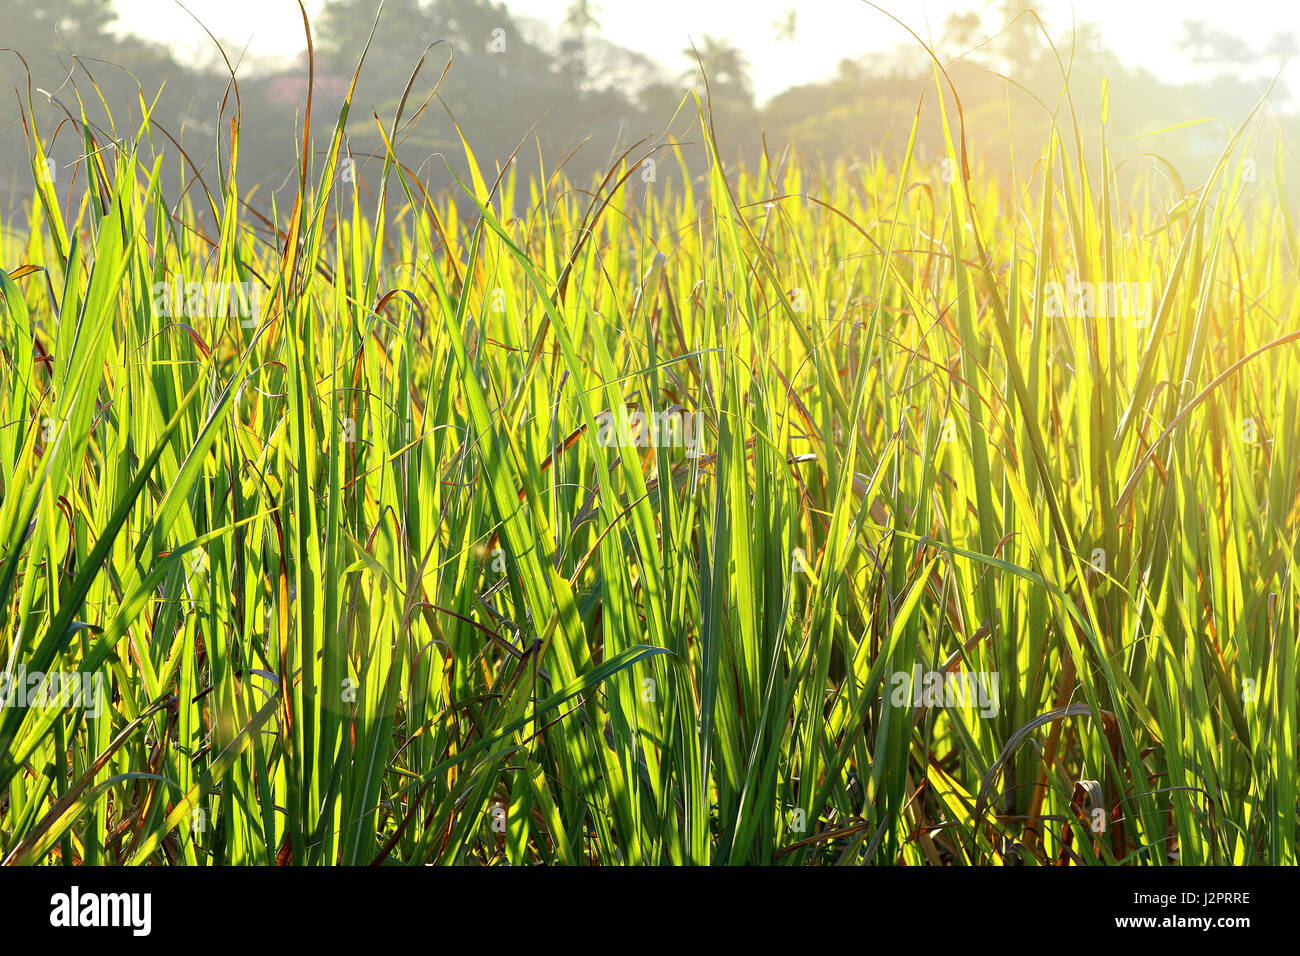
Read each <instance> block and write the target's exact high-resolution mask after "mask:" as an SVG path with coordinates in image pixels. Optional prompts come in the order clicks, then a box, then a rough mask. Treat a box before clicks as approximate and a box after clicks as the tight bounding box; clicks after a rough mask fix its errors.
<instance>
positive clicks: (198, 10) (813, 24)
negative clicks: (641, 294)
mask: <svg viewBox="0 0 1300 956" xmlns="http://www.w3.org/2000/svg"><path fill="white" fill-rule="evenodd" d="M879 2H880V4H881V6H883V7H885V8H886V9H888V10H890V11H891V12H892V13H894V14H895V15H896V16H898V17H900V18H901V19H902V20H904V21H905V22H906V23H907V24H908V25H909V26H911V27H912V29H914V30H916V32H917V33H919V34H921V35H922V36H925V34H926V30H927V24H928V28H929V30H931V31H932V32H933V34H934V37H935V38H936V39H937V38H938V36H939V33H940V31H941V29H942V24H943V21H944V19H945V17H947V15H948V14H949V13H952V12H954V11H957V12H967V11H972V10H974V11H987V12H986V13H985V22H986V23H987V24H990V25H992V24H994V23H1000V19H999V18H998V16H997V14H996V13H995V12H994V11H995V10H996V9H998V8H1000V7H1001V5H1002V4H1001V3H1000V2H997V0H879ZM570 3H571V0H507V7H508V8H509V9H510V10H511V11H512V12H513V13H515V14H517V15H521V16H526V17H531V18H534V19H537V20H543V21H547V22H550V23H552V24H558V23H559V22H560V21H561V20H562V19H563V17H564V11H565V9H566V8H567V7H568V6H569V4H570ZM115 5H116V6H117V9H118V11H119V24H118V25H119V28H120V29H123V30H126V31H130V32H133V33H138V34H140V35H142V36H146V37H150V38H153V39H158V40H163V41H167V42H172V43H173V44H175V49H176V53H177V54H178V55H180V56H203V57H204V58H206V53H205V44H206V40H205V38H204V35H203V33H202V31H201V30H200V28H199V27H198V26H197V25H196V24H195V23H194V21H193V20H192V19H191V18H190V17H189V16H188V15H187V14H186V13H185V12H184V11H183V10H182V9H181V8H180V6H179V5H178V4H177V3H176V2H175V0H115ZM322 5H323V0H306V6H307V11H308V13H309V14H315V13H317V12H318V11H319V9H320V8H321V6H322ZM187 6H188V7H189V9H190V10H192V11H193V12H194V14H195V15H196V16H198V17H199V18H201V19H202V20H203V21H204V23H206V24H207V26H208V28H209V29H210V30H212V32H213V33H215V34H216V35H217V36H219V37H221V38H222V39H223V40H224V39H230V40H234V41H238V42H239V43H240V44H242V43H245V42H249V41H251V42H249V48H248V49H249V53H250V54H251V55H253V56H255V57H277V56H285V55H290V54H293V53H295V52H297V51H298V50H300V49H301V48H302V46H303V43H302V22H301V17H300V14H299V12H298V4H297V2H296V0H189V3H187ZM597 6H598V8H599V11H600V13H599V20H600V22H601V32H602V33H603V34H604V35H605V36H606V37H607V38H608V39H610V40H611V41H613V42H614V43H617V44H619V45H621V46H626V47H630V48H632V49H635V50H639V51H641V52H643V53H646V54H649V55H650V56H652V57H654V58H655V59H657V60H659V61H660V62H661V63H663V64H664V65H666V66H668V67H670V68H672V70H673V72H674V73H675V72H676V71H677V70H678V69H679V68H680V67H682V66H683V58H682V55H681V50H682V47H684V46H686V45H687V44H688V42H689V40H690V38H692V37H695V38H698V37H699V36H700V35H702V34H705V33H709V34H714V35H717V36H723V37H728V38H730V40H731V41H732V42H733V43H735V44H737V45H738V46H739V47H740V48H741V49H742V50H743V51H744V52H745V55H746V56H747V57H748V59H749V62H750V66H751V73H752V77H753V81H754V88H755V92H756V93H757V94H758V97H759V99H760V100H764V99H766V98H767V97H769V96H771V95H773V94H775V93H778V92H780V91H781V90H782V89H785V88H786V87H787V86H791V85H794V84H796V83H800V82H807V81H810V80H818V79H824V78H826V77H828V76H830V75H832V74H833V73H834V72H835V67H836V64H837V63H838V62H839V61H840V60H841V59H843V58H844V57H857V56H862V55H864V54H869V53H872V52H884V51H886V50H889V49H890V48H891V47H893V46H894V45H895V44H896V43H898V42H901V41H903V40H905V39H907V37H906V34H904V33H903V32H902V31H901V29H900V28H898V27H897V26H896V25H895V24H894V23H893V22H891V21H890V20H889V19H888V18H887V17H886V16H885V15H884V14H882V13H880V12H879V11H877V10H874V9H872V8H871V7H870V6H868V5H867V4H865V3H863V2H862V0H597ZM1036 8H1037V9H1038V10H1039V11H1040V13H1041V15H1042V16H1043V19H1044V20H1045V21H1047V23H1048V25H1049V26H1050V27H1051V28H1052V30H1053V31H1054V32H1065V31H1068V29H1069V27H1070V23H1071V19H1072V17H1076V16H1077V17H1078V18H1079V19H1087V20H1090V21H1092V22H1094V23H1096V24H1097V26H1098V27H1099V30H1098V40H1099V41H1100V42H1101V43H1102V44H1104V45H1105V46H1106V47H1107V48H1108V49H1111V50H1113V51H1114V52H1115V54H1116V55H1117V56H1118V57H1119V58H1120V59H1121V60H1122V61H1124V62H1126V63H1129V64H1138V63H1141V64H1144V65H1145V66H1146V67H1147V68H1149V69H1150V70H1151V71H1152V72H1154V73H1155V74H1157V75H1158V76H1160V77H1161V78H1163V79H1166V80H1174V81H1178V80H1187V79H1192V78H1195V77H1196V76H1197V75H1198V73H1197V70H1196V68H1194V67H1192V66H1191V65H1190V64H1189V63H1188V62H1187V59H1186V57H1185V55H1183V54H1182V53H1180V52H1179V51H1178V49H1177V41H1178V39H1179V37H1180V35H1181V33H1182V30H1181V27H1180V24H1181V23H1182V21H1184V20H1188V19H1201V20H1204V21H1205V22H1206V24H1207V26H1208V27H1209V28H1211V29H1221V30H1224V31H1227V32H1230V33H1233V34H1235V35H1237V36H1239V37H1242V38H1243V39H1245V40H1247V41H1248V42H1249V43H1251V44H1252V45H1253V46H1256V47H1259V46H1263V45H1264V44H1265V43H1266V42H1267V41H1268V40H1269V39H1270V38H1271V37H1272V36H1273V35H1274V34H1275V33H1278V32H1295V31H1296V29H1297V28H1298V27H1300V18H1297V17H1296V15H1295V10H1294V8H1291V7H1290V2H1289V0H1233V2H1232V3H1223V2H1222V0H1177V2H1176V3H1170V2H1168V0H1086V2H1083V3H1079V4H1078V5H1077V6H1076V5H1075V4H1072V3H1070V2H1068V0H1040V2H1038V3H1037V4H1036ZM791 9H794V10H795V11H796V25H797V33H796V36H795V38H794V40H793V41H788V40H785V41H783V40H779V39H778V38H777V36H776V27H775V24H776V22H777V21H778V20H779V19H780V18H781V17H782V16H783V15H784V14H786V13H787V12H788V11H789V10H791ZM1088 39H1092V37H1091V35H1089V37H1088ZM1261 62H1262V63H1267V61H1261ZM1297 72H1300V67H1298V66H1297V65H1296V64H1292V65H1291V66H1289V67H1288V74H1292V75H1291V76H1288V79H1289V80H1292V81H1294V74H1296V73H1297Z"/></svg>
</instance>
